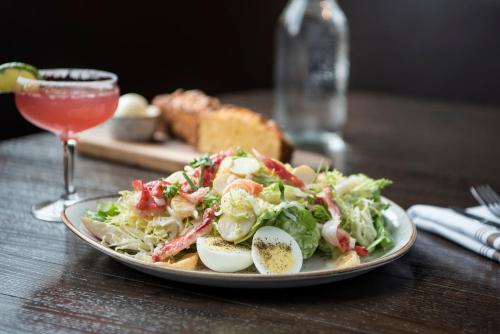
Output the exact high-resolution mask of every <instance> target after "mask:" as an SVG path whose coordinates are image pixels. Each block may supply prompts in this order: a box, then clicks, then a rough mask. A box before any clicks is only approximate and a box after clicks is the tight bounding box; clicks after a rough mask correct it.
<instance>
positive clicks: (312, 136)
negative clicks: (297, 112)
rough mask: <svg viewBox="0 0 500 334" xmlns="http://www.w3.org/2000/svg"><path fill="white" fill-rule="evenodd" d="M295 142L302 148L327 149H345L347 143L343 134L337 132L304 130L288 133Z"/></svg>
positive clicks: (334, 150)
mask: <svg viewBox="0 0 500 334" xmlns="http://www.w3.org/2000/svg"><path fill="white" fill-rule="evenodd" d="M287 134H288V135H289V137H290V139H292V141H293V143H294V144H295V145H297V146H298V147H302V148H315V149H316V150H317V149H321V150H325V151H332V152H336V151H343V150H345V148H346V144H345V141H344V139H342V136H341V135H340V134H338V133H335V132H326V131H320V130H319V131H304V132H290V133H287Z"/></svg>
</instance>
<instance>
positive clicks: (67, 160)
mask: <svg viewBox="0 0 500 334" xmlns="http://www.w3.org/2000/svg"><path fill="white" fill-rule="evenodd" d="M75 149H76V140H74V139H65V140H63V159H64V194H63V197H64V199H70V198H71V197H72V195H74V194H75V193H76V190H75V185H74V183H73V181H74V175H75Z"/></svg>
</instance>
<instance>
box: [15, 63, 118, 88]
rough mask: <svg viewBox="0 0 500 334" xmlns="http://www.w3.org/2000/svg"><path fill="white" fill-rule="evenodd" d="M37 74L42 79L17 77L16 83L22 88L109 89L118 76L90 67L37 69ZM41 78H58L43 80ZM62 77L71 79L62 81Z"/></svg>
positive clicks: (114, 83)
mask: <svg viewBox="0 0 500 334" xmlns="http://www.w3.org/2000/svg"><path fill="white" fill-rule="evenodd" d="M38 74H39V75H40V76H41V77H42V79H30V78H24V77H18V78H17V83H18V84H19V85H20V86H21V87H22V88H27V87H33V86H35V87H40V86H42V87H46V88H51V87H54V88H94V89H111V88H113V87H114V86H115V85H116V83H117V81H118V76H117V75H116V74H114V73H111V72H108V71H101V70H94V69H90V68H50V69H42V70H39V71H38ZM43 78H53V79H58V80H44V79H43ZM64 79H71V80H72V81H64ZM77 80H82V81H77Z"/></svg>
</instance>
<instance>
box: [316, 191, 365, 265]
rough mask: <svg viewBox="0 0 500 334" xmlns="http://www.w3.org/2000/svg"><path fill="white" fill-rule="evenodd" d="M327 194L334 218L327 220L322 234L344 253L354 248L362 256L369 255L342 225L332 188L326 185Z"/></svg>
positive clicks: (325, 197)
mask: <svg viewBox="0 0 500 334" xmlns="http://www.w3.org/2000/svg"><path fill="white" fill-rule="evenodd" d="M323 192H324V194H325V196H324V197H323V200H324V201H325V202H326V206H327V207H328V211H329V212H330V214H331V215H332V219H331V220H329V221H327V222H326V223H325V224H324V225H323V228H322V229H321V235H322V236H323V238H324V239H325V240H326V241H327V242H329V243H330V244H331V245H333V246H337V247H338V248H339V249H340V251H341V252H342V253H345V252H347V251H348V250H350V249H353V250H354V251H355V252H356V253H358V255H360V256H367V255H368V250H367V249H366V248H365V247H362V246H356V241H355V240H354V239H353V238H352V237H351V236H350V235H349V233H347V232H346V231H345V230H344V229H342V228H341V227H340V221H341V219H340V217H341V213H340V209H339V207H338V206H337V203H335V200H334V199H333V194H332V190H331V189H330V187H328V186H327V187H325V188H324V189H323Z"/></svg>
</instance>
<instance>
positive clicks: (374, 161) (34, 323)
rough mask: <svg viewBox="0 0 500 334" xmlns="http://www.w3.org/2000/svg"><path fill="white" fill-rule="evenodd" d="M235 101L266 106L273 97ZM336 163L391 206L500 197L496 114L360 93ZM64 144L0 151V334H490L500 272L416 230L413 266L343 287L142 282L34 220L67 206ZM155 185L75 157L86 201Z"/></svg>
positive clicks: (407, 261)
mask: <svg viewBox="0 0 500 334" xmlns="http://www.w3.org/2000/svg"><path fill="white" fill-rule="evenodd" d="M225 100H226V101H227V102H233V103H238V104H242V105H246V106H249V107H253V108H256V109H258V110H260V111H262V112H264V113H266V112H269V110H270V106H271V100H270V95H269V93H267V92H251V93H245V94H238V95H230V96H226V97H225ZM349 116H350V120H349V125H348V127H347V130H346V138H347V140H348V142H349V147H348V150H347V152H346V153H345V156H343V157H342V160H343V162H342V161H340V160H339V159H337V163H338V164H339V165H342V166H341V167H342V169H343V170H344V171H346V172H348V173H350V172H356V171H363V172H366V173H367V174H370V175H373V176H377V177H379V176H385V177H388V178H391V179H393V180H394V181H395V183H394V185H393V186H391V187H390V188H389V189H388V190H387V192H386V194H387V196H388V197H390V198H392V199H393V200H395V201H396V202H399V203H401V204H402V205H403V206H405V207H407V206H409V205H411V204H414V203H429V204H437V205H462V206H469V205H473V204H474V202H473V201H472V199H471V198H470V196H469V195H468V191H467V187H468V186H469V185H471V184H475V183H481V182H489V183H491V184H492V185H493V186H494V187H496V188H497V189H500V174H499V173H498V167H499V165H500V145H498V143H499V142H500V141H499V139H500V131H499V130H498V129H499V128H498V125H499V124H500V113H498V112H495V111H494V110H492V109H486V108H478V107H474V106H460V105H448V104H442V103H434V102H422V101H417V100H407V99H401V98H397V99H396V98H392V97H388V96H376V95H370V94H355V95H352V96H351V98H350V114H349ZM60 162H61V151H60V148H59V145H58V143H57V140H56V139H55V138H54V137H52V136H50V135H48V134H42V135H34V136H29V137H24V138H19V139H15V140H10V141H4V142H2V143H1V144H0V175H1V178H0V189H1V191H0V227H1V232H0V254H1V255H2V256H1V257H0V332H6V333H16V332H19V333H24V332H26V333H51V332H65V333H81V332H97V333H146V332H149V333H157V332H158V333H160V332H199V333H205V332H207V333H212V332H224V333H225V332H228V333H263V332H268V333H298V332H317V333H330V332H365V333H373V332H387V333H401V332H407V333H417V332H424V333H440V332H450V333H472V332H478V331H481V332H484V333H495V332H498V329H499V328H500V318H499V316H498V315H499V313H500V306H499V305H500V267H499V266H498V264H496V263H494V262H492V261H489V260H487V259H485V258H482V257H480V256H478V255H476V254H474V253H472V252H469V251H467V250H465V249H463V248H461V247H459V246H456V245H455V244H452V243H450V242H448V241H446V240H444V239H441V238H439V237H437V236H434V235H431V234H427V233H425V232H420V233H419V235H418V238H417V242H416V244H415V246H414V247H413V249H412V250H411V251H410V252H409V254H408V255H406V256H405V257H403V258H402V259H400V260H398V261H396V262H395V263H391V264H389V265H387V266H384V267H382V268H379V269H376V270H374V271H373V272H370V273H368V274H366V275H363V276H361V277H357V278H354V279H351V280H348V281H343V282H338V283H333V284H328V285H323V286H317V287H311V288H302V289H292V290H274V291H269V290H266V291H246V290H226V289H218V288H206V287H199V286H193V285H187V284H181V283H175V282H170V281H167V280H161V279H158V278H155V277H151V276H147V275H145V274H142V273H139V272H136V271H134V270H132V269H129V268H128V267H125V266H123V265H121V264H120V263H118V262H116V261H114V260H112V259H110V258H108V257H106V256H104V255H101V254H100V253H98V252H97V251H95V250H93V249H91V248H90V247H88V246H86V245H85V244H84V243H83V242H81V241H80V240H79V239H77V238H76V237H75V236H73V234H72V233H71V232H69V231H68V230H66V228H65V227H64V226H63V225H62V224H56V223H46V222H40V221H37V220H35V219H34V218H32V217H31V215H30V209H29V207H30V204H31V203H33V202H36V201H41V200H44V199H51V198H54V197H57V196H58V195H59V192H60V190H61V189H62V177H61V172H62V171H61V167H62V166H61V163H60ZM159 176H161V175H160V174H158V173H155V172H151V171H145V170H140V169H137V168H133V167H127V166H121V165H118V164H113V163H108V162H103V161H98V160H94V159H90V158H85V157H80V158H79V159H78V164H77V180H76V182H77V184H78V186H79V191H80V193H81V194H82V195H83V196H90V195H97V194H103V193H111V192H114V191H116V190H119V189H122V188H128V187H129V184H130V180H131V179H133V178H144V179H153V178H156V177H159Z"/></svg>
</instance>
